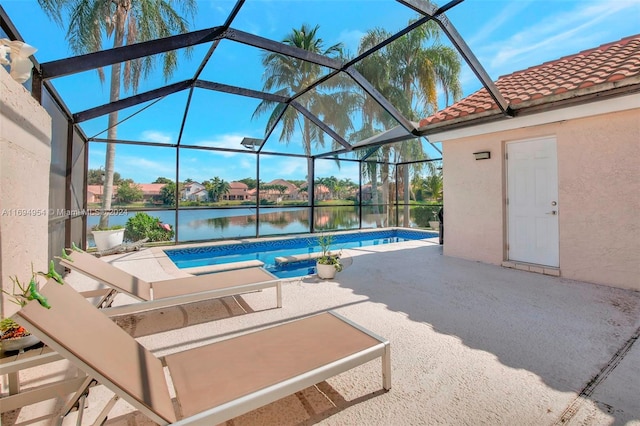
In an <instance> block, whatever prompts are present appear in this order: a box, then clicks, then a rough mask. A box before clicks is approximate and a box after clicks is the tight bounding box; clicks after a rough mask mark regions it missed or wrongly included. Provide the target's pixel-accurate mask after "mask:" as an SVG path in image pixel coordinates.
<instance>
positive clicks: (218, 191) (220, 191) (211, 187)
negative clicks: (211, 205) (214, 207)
mask: <svg viewBox="0 0 640 426" xmlns="http://www.w3.org/2000/svg"><path fill="white" fill-rule="evenodd" d="M202 184H203V185H204V187H205V188H206V190H207V195H208V196H209V199H210V200H211V201H219V200H220V197H221V196H223V195H224V194H228V193H229V191H231V185H230V184H229V182H227V181H225V180H224V179H220V178H219V177H218V176H216V177H214V178H213V179H211V180H210V181H209V180H207V181H204V182H202Z"/></svg>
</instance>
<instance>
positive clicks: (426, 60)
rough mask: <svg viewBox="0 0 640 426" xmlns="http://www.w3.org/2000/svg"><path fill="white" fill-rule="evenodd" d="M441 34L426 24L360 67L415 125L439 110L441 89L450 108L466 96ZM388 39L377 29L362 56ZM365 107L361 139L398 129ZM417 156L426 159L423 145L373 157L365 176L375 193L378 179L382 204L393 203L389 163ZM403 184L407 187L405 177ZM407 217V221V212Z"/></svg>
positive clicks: (387, 148)
mask: <svg viewBox="0 0 640 426" xmlns="http://www.w3.org/2000/svg"><path fill="white" fill-rule="evenodd" d="M411 23H413V22H410V24H411ZM440 34H441V30H440V28H439V27H438V25H437V24H436V23H435V22H434V21H428V22H426V23H424V24H422V25H421V26H419V27H418V28H416V29H414V30H413V31H411V32H409V33H407V34H405V35H403V36H402V37H400V38H398V39H397V40H395V41H394V42H393V43H390V44H389V45H387V46H385V47H384V48H382V49H380V50H378V51H377V52H375V53H374V54H372V55H370V56H369V57H367V58H365V59H363V60H362V61H360V63H358V64H356V68H357V69H358V71H359V72H360V73H361V74H362V75H363V76H364V77H365V78H367V79H368V80H369V81H370V82H371V83H372V84H373V86H374V87H376V88H377V89H378V91H380V93H381V94H382V95H383V96H385V97H386V98H387V99H388V100H389V101H390V102H391V103H392V104H393V105H395V106H396V108H398V110H399V111H400V112H401V113H402V114H403V115H404V116H405V117H406V118H408V119H410V120H414V121H417V120H418V119H419V118H420V117H424V116H426V115H429V114H430V113H432V112H435V111H437V110H438V88H439V89H440V90H441V92H442V93H443V94H444V96H445V100H446V102H447V103H448V102H449V98H452V99H453V100H454V101H455V100H458V99H459V98H460V97H461V95H462V89H461V84H460V68H461V65H460V58H459V56H458V54H457V52H456V51H455V50H454V49H453V48H451V47H448V46H444V45H442V44H440V42H439V39H440ZM390 36H391V34H390V33H388V32H387V31H385V30H383V29H379V28H378V29H374V30H370V31H368V32H367V34H366V35H365V36H364V37H363V38H362V39H361V40H360V46H359V52H360V53H362V52H365V51H367V50H369V49H370V48H372V47H373V46H376V45H378V44H379V43H380V42H382V41H384V40H386V39H387V38H389V37H390ZM361 107H362V115H363V120H362V124H363V126H362V129H361V130H360V131H359V132H358V135H359V136H360V137H369V136H372V135H374V134H375V133H378V132H380V131H382V130H387V129H389V128H391V127H393V126H396V125H397V123H396V122H395V121H393V120H392V119H391V117H390V116H389V114H386V113H384V111H383V110H382V109H381V108H379V107H378V106H377V105H376V104H375V103H374V102H373V100H370V99H368V98H367V99H364V100H363V102H362V105H361ZM416 155H421V156H422V157H423V158H424V157H427V156H426V155H425V154H424V152H422V145H421V144H420V143H419V141H417V140H414V141H404V142H401V143H395V144H388V145H384V146H382V147H381V148H380V149H378V150H377V152H376V155H375V156H372V157H370V158H371V159H372V160H377V161H379V162H380V164H376V163H374V162H373V161H371V162H367V166H368V167H365V171H366V172H368V175H369V178H370V179H371V183H372V185H373V186H374V188H375V187H376V186H377V174H378V173H379V174H380V180H381V181H382V185H383V186H382V198H383V199H382V204H387V203H388V201H389V188H388V185H387V183H388V182H389V162H390V161H392V162H398V161H402V160H407V159H413V158H409V157H414V158H415V156H416ZM392 156H393V157H394V158H393V159H392ZM374 174H375V175H374ZM402 180H403V182H402V183H406V184H408V181H409V179H408V178H407V177H402ZM398 184H400V182H398ZM373 196H374V197H375V198H377V191H375V190H374V192H373ZM376 201H377V200H376ZM376 201H374V202H373V203H374V204H376ZM405 216H408V210H407V211H406V212H405Z"/></svg>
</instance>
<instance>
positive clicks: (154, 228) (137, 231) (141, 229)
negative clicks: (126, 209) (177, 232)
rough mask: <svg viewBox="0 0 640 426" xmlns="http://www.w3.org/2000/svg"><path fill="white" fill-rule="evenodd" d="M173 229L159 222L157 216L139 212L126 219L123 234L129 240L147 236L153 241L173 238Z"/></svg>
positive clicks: (141, 238) (137, 239)
mask: <svg viewBox="0 0 640 426" xmlns="http://www.w3.org/2000/svg"><path fill="white" fill-rule="evenodd" d="M173 235H174V232H173V229H171V227H170V226H169V225H167V224H163V223H161V222H160V219H158V218H157V217H153V216H149V215H148V214H147V213H143V212H139V213H136V214H135V216H132V217H130V218H129V220H127V226H126V228H125V231H124V236H125V238H126V239H127V240H130V241H139V240H143V239H145V238H148V239H149V241H150V242H153V241H169V240H171V239H173Z"/></svg>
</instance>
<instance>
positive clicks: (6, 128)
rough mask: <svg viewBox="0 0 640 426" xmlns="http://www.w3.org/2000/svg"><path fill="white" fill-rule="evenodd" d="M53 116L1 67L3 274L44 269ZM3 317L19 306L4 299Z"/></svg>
mask: <svg viewBox="0 0 640 426" xmlns="http://www.w3.org/2000/svg"><path fill="white" fill-rule="evenodd" d="M50 140H51V119H50V117H49V115H48V114H47V113H46V112H45V110H44V109H43V108H42V107H41V106H40V105H39V104H38V103H37V102H36V101H35V100H34V99H33V98H32V97H31V95H30V94H29V92H28V91H27V90H26V89H25V88H24V87H23V86H22V85H20V84H18V83H16V82H15V81H14V80H13V79H12V78H11V77H10V76H9V74H8V73H7V72H6V70H5V69H4V68H3V67H0V279H1V280H2V288H4V289H7V290H9V291H10V290H11V288H12V283H11V280H10V279H9V277H10V276H16V275H17V276H18V278H20V279H21V281H22V280H25V281H27V283H28V282H29V279H30V276H31V264H32V262H33V266H34V269H35V270H36V271H39V270H46V268H47V261H48V259H47V257H48V244H47V235H48V223H47V220H48V219H47V216H48V207H49V165H50V157H51V154H50V151H51V150H50ZM1 308H2V312H0V313H1V314H2V315H3V316H9V315H11V314H12V313H13V312H15V311H16V310H17V309H18V307H17V305H14V304H13V303H7V300H6V298H5V297H4V295H3V298H2V306H1Z"/></svg>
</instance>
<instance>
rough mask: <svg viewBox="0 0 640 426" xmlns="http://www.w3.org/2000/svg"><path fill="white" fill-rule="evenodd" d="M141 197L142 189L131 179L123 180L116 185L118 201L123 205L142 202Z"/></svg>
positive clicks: (142, 194) (142, 195)
mask: <svg viewBox="0 0 640 426" xmlns="http://www.w3.org/2000/svg"><path fill="white" fill-rule="evenodd" d="M143 197H144V193H143V192H142V188H140V185H137V184H136V183H135V182H134V181H133V179H125V180H123V181H122V182H121V183H120V185H118V200H120V202H121V203H123V204H129V203H132V202H134V201H142V199H143Z"/></svg>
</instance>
